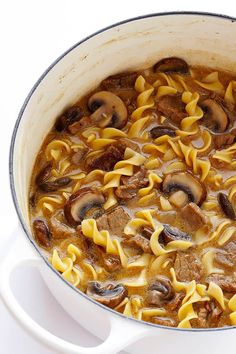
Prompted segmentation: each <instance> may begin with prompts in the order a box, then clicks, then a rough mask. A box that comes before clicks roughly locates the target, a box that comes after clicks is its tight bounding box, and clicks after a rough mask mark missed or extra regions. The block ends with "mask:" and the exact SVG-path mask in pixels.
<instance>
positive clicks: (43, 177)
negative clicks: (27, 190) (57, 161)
mask: <svg viewBox="0 0 236 354" xmlns="http://www.w3.org/2000/svg"><path fill="white" fill-rule="evenodd" d="M51 171H52V162H51V161H49V162H48V163H47V164H46V165H45V166H44V167H43V168H42V169H41V170H40V171H39V173H38V174H37V176H36V178H35V182H36V184H37V185H40V184H41V183H44V182H45V181H47V180H48V179H49V177H50V175H51Z"/></svg>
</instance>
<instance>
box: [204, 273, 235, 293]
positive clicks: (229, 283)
mask: <svg viewBox="0 0 236 354" xmlns="http://www.w3.org/2000/svg"><path fill="white" fill-rule="evenodd" d="M211 281H212V282H213V283H216V284H217V285H219V287H220V288H221V289H222V290H223V291H225V292H226V293H236V279H234V278H232V277H230V276H225V275H220V274H212V275H209V276H208V277H207V278H206V282H207V283H210V282H211Z"/></svg>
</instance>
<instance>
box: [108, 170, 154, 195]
mask: <svg viewBox="0 0 236 354" xmlns="http://www.w3.org/2000/svg"><path fill="white" fill-rule="evenodd" d="M146 173H147V170H146V169H145V168H143V167H141V168H140V169H139V170H138V171H137V172H136V173H134V174H133V176H131V177H127V176H122V177H121V183H123V184H121V185H120V186H119V187H118V188H117V189H116V191H115V194H116V196H117V197H118V198H120V199H124V200H128V199H132V198H133V197H134V196H135V195H136V194H137V191H138V189H140V188H143V187H146V186H147V185H148V180H147V178H146Z"/></svg>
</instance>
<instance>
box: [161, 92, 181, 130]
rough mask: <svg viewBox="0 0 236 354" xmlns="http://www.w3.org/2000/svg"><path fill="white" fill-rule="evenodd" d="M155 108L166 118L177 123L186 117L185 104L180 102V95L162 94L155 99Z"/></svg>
mask: <svg viewBox="0 0 236 354" xmlns="http://www.w3.org/2000/svg"><path fill="white" fill-rule="evenodd" d="M157 109H158V111H159V112H161V113H162V114H163V115H164V116H165V117H166V118H169V119H171V120H172V121H173V122H175V123H177V124H179V123H180V122H181V120H182V119H183V118H185V117H187V115H188V114H187V112H186V111H185V105H184V103H183V102H182V99H181V95H173V96H171V95H166V96H162V97H161V98H160V99H159V100H158V101H157Z"/></svg>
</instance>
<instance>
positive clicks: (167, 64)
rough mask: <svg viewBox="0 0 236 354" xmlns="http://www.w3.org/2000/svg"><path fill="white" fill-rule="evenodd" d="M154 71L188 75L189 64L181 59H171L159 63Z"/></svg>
mask: <svg viewBox="0 0 236 354" xmlns="http://www.w3.org/2000/svg"><path fill="white" fill-rule="evenodd" d="M153 70H154V71H155V72H157V71H160V72H180V73H182V74H186V73H188V64H187V63H186V61H184V60H183V59H181V58H177V57H169V58H164V59H161V60H160V61H158V62H157V63H156V64H155V65H154V67H153Z"/></svg>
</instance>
